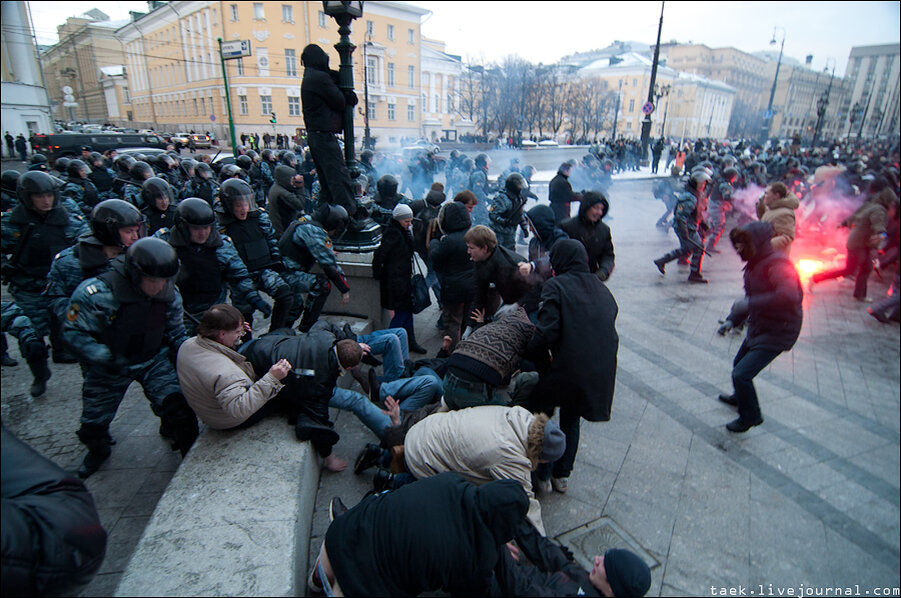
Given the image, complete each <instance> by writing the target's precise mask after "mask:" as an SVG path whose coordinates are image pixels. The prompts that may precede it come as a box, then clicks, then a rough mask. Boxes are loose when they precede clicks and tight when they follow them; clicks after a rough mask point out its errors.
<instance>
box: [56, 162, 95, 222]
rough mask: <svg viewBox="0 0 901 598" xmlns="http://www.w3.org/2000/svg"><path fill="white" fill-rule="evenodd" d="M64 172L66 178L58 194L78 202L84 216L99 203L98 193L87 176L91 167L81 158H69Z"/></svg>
mask: <svg viewBox="0 0 901 598" xmlns="http://www.w3.org/2000/svg"><path fill="white" fill-rule="evenodd" d="M66 174H67V175H68V178H67V179H66V184H65V185H63V189H62V191H60V195H62V197H65V198H67V199H71V200H72V201H74V202H75V203H76V204H78V207H79V209H81V211H82V212H83V213H84V215H85V216H87V215H89V214H90V213H91V210H93V209H94V206H96V205H97V204H98V203H100V193H99V192H98V191H97V187H95V186H94V183H93V182H92V181H91V179H90V178H89V177H90V175H91V169H90V168H88V165H87V164H85V163H84V162H82V161H81V160H69V164H68V165H67V166H66Z"/></svg>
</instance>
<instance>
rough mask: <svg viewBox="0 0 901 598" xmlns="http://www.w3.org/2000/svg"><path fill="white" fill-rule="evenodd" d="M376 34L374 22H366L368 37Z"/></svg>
mask: <svg viewBox="0 0 901 598" xmlns="http://www.w3.org/2000/svg"><path fill="white" fill-rule="evenodd" d="M373 34H375V23H373V22H372V21H366V35H373Z"/></svg>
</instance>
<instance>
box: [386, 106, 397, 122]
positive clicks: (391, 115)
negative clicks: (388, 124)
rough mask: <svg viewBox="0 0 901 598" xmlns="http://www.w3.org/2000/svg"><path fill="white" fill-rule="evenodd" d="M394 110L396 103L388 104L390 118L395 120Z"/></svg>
mask: <svg viewBox="0 0 901 598" xmlns="http://www.w3.org/2000/svg"><path fill="white" fill-rule="evenodd" d="M394 110H395V105H394V104H388V120H395V115H394Z"/></svg>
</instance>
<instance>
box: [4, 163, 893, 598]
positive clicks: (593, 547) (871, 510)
mask: <svg viewBox="0 0 901 598" xmlns="http://www.w3.org/2000/svg"><path fill="white" fill-rule="evenodd" d="M538 195H539V196H540V197H546V188H545V189H544V190H541V189H539V190H538ZM610 195H611V210H610V215H609V216H610V217H609V218H608V221H607V222H608V224H609V225H610V227H611V229H612V233H613V240H614V244H615V247H616V253H617V260H616V270H615V271H614V273H613V275H612V276H611V278H610V280H609V282H608V286H609V288H610V289H611V291H612V292H613V294H614V296H615V297H616V300H617V302H618V304H619V310H620V311H619V318H618V320H617V330H618V333H619V336H620V347H619V370H618V373H617V384H616V393H615V396H614V401H613V410H612V416H611V419H610V421H609V422H606V423H587V422H583V424H582V437H581V443H580V448H579V454H578V458H577V461H576V467H575V470H574V472H573V476H572V477H571V478H570V481H569V492H568V493H567V494H565V495H561V494H557V493H554V494H552V495H550V496H545V497H541V502H542V511H543V518H544V522H545V526H546V528H547V532H548V535H549V536H551V537H555V538H558V539H560V540H561V541H564V542H565V543H566V544H568V545H569V546H571V547H572V548H573V551H574V552H575V553H576V555H577V557H579V558H589V557H590V556H591V555H593V554H595V553H598V552H603V550H604V549H605V548H607V547H612V546H621V547H629V548H631V549H632V550H634V551H636V552H638V553H639V554H640V555H642V556H643V557H644V558H645V559H646V560H647V561H648V563H649V564H650V565H651V566H652V570H651V575H652V586H651V590H650V591H649V593H648V594H649V595H711V594H712V593H713V594H719V593H720V592H722V591H726V592H727V593H728V591H729V590H730V589H732V588H735V591H736V592H739V591H744V595H791V594H790V593H789V592H794V595H802V594H804V595H806V592H807V591H809V590H813V591H820V590H819V589H820V588H841V589H842V591H844V590H845V588H850V589H851V591H852V592H855V593H860V594H864V595H867V593H868V592H869V595H878V594H877V593H875V591H882V589H883V588H889V590H888V592H889V594H890V595H892V594H891V592H894V594H893V595H898V590H897V588H898V586H899V512H901V509H899V327H898V325H897V324H888V325H883V324H879V323H878V322H876V321H875V320H873V319H872V318H871V317H869V316H868V315H867V314H866V312H865V306H863V305H862V304H860V303H858V302H856V301H854V300H853V299H852V297H851V292H852V288H851V286H849V283H848V282H830V283H825V284H822V285H818V286H817V288H816V292H815V293H814V294H813V295H807V296H805V311H804V318H805V320H804V328H803V330H802V333H801V338H800V340H799V341H798V343H797V344H796V345H795V348H794V350H793V351H792V352H791V353H787V354H783V355H781V356H780V357H779V358H777V359H776V361H775V362H774V363H773V364H772V365H771V366H770V367H768V368H767V369H766V370H764V372H763V373H762V374H761V375H760V376H759V377H758V378H757V389H758V393H759V395H760V398H761V407H762V411H763V416H764V419H765V422H764V424H763V425H761V426H759V427H756V428H753V429H752V430H750V431H749V432H748V433H746V434H739V435H736V434H731V433H729V432H727V431H726V429H725V427H724V424H725V423H726V422H728V421H730V420H732V419H734V417H735V412H734V410H733V409H731V408H730V407H728V406H726V405H724V404H722V403H720V402H719V401H717V400H716V397H717V394H719V393H720V392H730V391H731V382H730V370H731V363H732V358H733V356H734V354H735V352H736V351H737V349H738V346H739V344H740V343H741V337H740V336H736V335H731V334H730V335H727V336H725V337H720V336H718V335H717V334H716V332H715V331H716V328H717V326H718V320H720V319H722V318H723V317H724V316H725V315H726V313H727V312H728V309H729V306H730V305H731V304H732V302H733V301H734V300H735V299H737V298H738V297H739V296H740V295H741V294H742V288H741V267H742V264H741V262H740V260H739V259H738V257H737V256H736V255H735V254H734V252H732V251H731V247H730V246H729V244H728V241H724V242H723V243H722V244H721V248H722V249H723V253H722V254H720V255H716V256H714V257H712V258H707V259H705V268H704V273H705V275H706V276H707V277H708V278H709V279H710V284H709V285H689V284H688V283H687V282H686V278H687V276H688V269H687V267H679V266H676V265H675V263H672V264H670V266H669V267H668V268H667V274H666V276H665V277H661V276H660V275H659V273H658V272H657V270H656V268H655V267H654V265H653V263H652V260H653V259H654V258H656V257H659V256H660V255H662V254H663V253H665V252H667V251H669V250H671V249H673V248H674V247H676V245H677V241H676V239H675V236H674V235H673V233H672V232H669V233H664V232H661V231H659V230H658V229H656V228H655V227H654V222H655V221H656V220H657V218H658V217H659V215H660V213H661V212H662V211H663V206H662V204H661V203H660V202H659V201H657V200H654V199H653V196H652V194H651V182H650V181H648V180H632V181H619V182H617V184H616V185H615V186H614V187H613V189H612V191H611V193H610ZM886 288H887V282H883V281H879V280H873V281H872V282H871V286H870V295H871V297H874V298H879V297H881V296H883V295H884V293H885V291H886ZM5 296H6V294H5V293H4V297H5ZM437 316H438V311H437V308H436V307H434V306H433V307H432V308H430V309H429V310H427V311H425V312H423V313H422V314H419V315H418V316H416V326H417V337H418V339H419V341H420V343H421V344H423V345H425V346H426V347H427V348H428V349H429V350H430V354H434V352H435V351H436V350H437V349H438V347H439V345H440V333H439V332H438V330H437V329H436V328H435V326H434V323H435V320H436V319H437ZM260 324H261V323H260V322H259V321H258V322H257V327H258V328H262V326H261V325H260ZM586 333H590V331H586ZM10 345H11V348H10V353H11V354H12V355H14V356H16V357H18V348H17V346H16V343H15V341H14V340H12V341H11V343H10ZM584 367H586V368H590V367H591V364H588V363H586V364H584ZM52 369H53V378H52V379H51V380H50V383H49V391H48V393H47V394H46V395H45V396H44V397H42V398H39V399H36V400H31V399H29V398H27V389H28V386H29V384H30V375H29V374H28V370H27V367H26V366H25V364H24V361H22V360H20V365H19V366H18V367H15V368H3V369H2V416H3V422H4V424H5V425H6V426H7V427H8V428H10V429H11V430H12V431H13V432H15V433H16V434H17V435H18V436H19V437H20V438H22V439H23V440H25V441H26V442H28V443H30V444H31V445H32V446H34V447H35V448H36V449H37V450H38V451H40V452H41V453H42V454H44V455H46V456H47V457H49V458H51V459H52V460H54V461H55V462H56V463H58V464H59V465H61V466H62V467H65V468H69V469H74V468H75V467H77V465H78V463H79V462H80V460H81V458H82V456H83V454H84V452H83V447H81V446H80V444H79V443H78V440H77V438H76V437H75V430H76V429H77V427H78V417H79V414H80V409H81V399H80V394H81V375H80V371H79V369H78V366H76V365H52ZM333 415H334V417H335V420H336V421H337V424H338V429H339V431H340V432H341V435H342V437H341V442H340V443H339V444H338V445H337V447H336V452H337V454H338V455H339V456H342V457H344V458H346V459H349V460H351V461H352V460H353V458H354V457H355V456H356V454H357V452H358V451H359V450H360V449H362V447H363V446H364V444H365V443H366V442H372V441H374V437H373V436H372V434H371V433H370V432H368V431H367V430H366V429H365V428H363V427H362V425H361V424H359V423H358V422H357V421H356V420H355V419H354V418H353V416H352V415H350V414H348V413H344V412H333ZM157 427H158V420H157V419H156V418H155V417H154V416H153V415H152V414H151V411H150V409H149V406H148V403H147V401H146V399H144V398H143V395H142V393H141V390H140V387H139V386H137V385H133V386H132V388H130V389H129V392H128V394H127V395H126V398H125V400H124V401H123V403H122V406H121V407H120V410H119V414H118V416H117V418H116V419H115V421H114V422H113V425H112V428H111V432H112V435H113V437H114V438H115V439H116V441H117V445H116V446H115V447H114V448H113V453H112V457H111V458H110V460H109V461H108V463H107V464H105V465H104V467H103V468H102V469H101V471H100V472H98V473H97V474H95V475H94V476H92V477H91V478H90V479H89V480H88V487H89V488H90V489H91V491H92V492H93V493H94V496H95V499H96V502H97V505H98V508H99V510H100V513H101V517H102V520H103V523H104V525H105V527H106V529H107V531H108V532H109V534H110V535H109V549H108V555H107V559H106V561H105V563H104V565H103V567H102V569H101V571H100V574H99V575H98V576H97V577H96V578H95V580H94V582H92V584H91V585H90V586H88V588H87V589H86V590H85V591H84V592H83V595H110V594H112V593H113V591H114V590H115V588H116V586H117V584H118V581H119V578H120V577H121V574H122V572H123V571H124V569H125V567H126V565H127V563H128V559H129V557H130V555H131V553H132V552H133V550H134V547H135V545H136V544H137V541H138V540H139V538H140V535H141V533H142V531H143V529H144V527H145V525H146V524H147V521H148V520H149V518H150V516H151V514H152V512H153V509H154V507H155V505H156V503H157V501H158V499H159V497H160V496H161V495H162V493H163V492H164V490H165V487H166V485H167V483H168V481H169V479H170V478H171V476H172V474H173V472H174V471H175V470H176V469H177V467H178V464H179V462H180V457H179V456H178V453H175V452H172V451H170V450H169V447H168V444H167V443H166V442H165V441H164V440H163V439H162V438H160V437H159V436H158V434H157ZM238 433H240V432H238ZM370 487H371V475H363V476H354V474H353V473H352V471H351V470H350V468H349V469H348V470H347V471H345V472H342V473H340V474H330V473H326V472H323V473H322V475H321V478H320V488H319V492H318V498H317V504H316V510H315V513H314V516H313V529H312V534H311V542H310V546H311V550H310V553H311V554H314V555H315V554H316V553H317V552H318V550H319V545H320V544H321V541H322V537H323V535H324V533H325V530H326V528H327V525H328V518H327V513H328V501H329V499H330V498H331V497H332V496H335V495H339V496H341V497H342V499H343V500H344V502H345V503H347V504H348V505H349V506H350V505H353V504H355V503H356V502H357V501H358V500H359V499H360V498H362V496H363V495H364V494H365V492H366V491H367V490H368V489H369V488H370ZM740 588H743V590H741V589H740ZM789 588H793V590H789ZM780 591H781V592H782V593H781V594H780ZM151 593H152V590H151ZM817 595H823V594H817Z"/></svg>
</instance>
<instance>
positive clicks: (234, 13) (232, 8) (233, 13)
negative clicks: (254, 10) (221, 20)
mask: <svg viewBox="0 0 901 598" xmlns="http://www.w3.org/2000/svg"><path fill="white" fill-rule="evenodd" d="M228 11H229V15H230V17H231V21H232V23H236V22H237V21H238V5H237V4H229V5H228Z"/></svg>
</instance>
